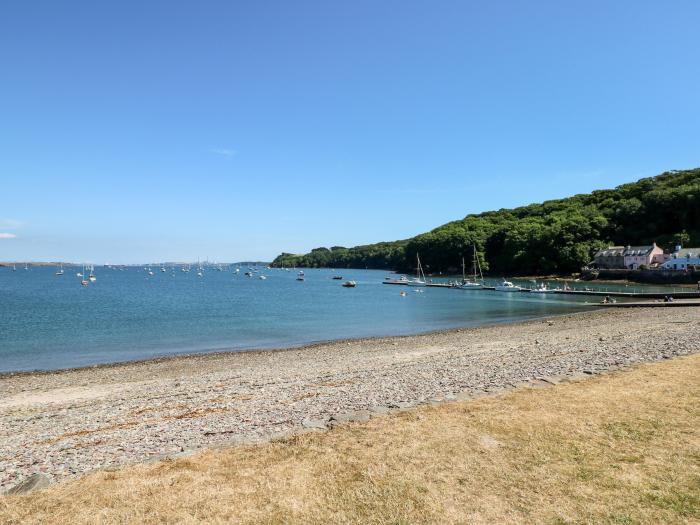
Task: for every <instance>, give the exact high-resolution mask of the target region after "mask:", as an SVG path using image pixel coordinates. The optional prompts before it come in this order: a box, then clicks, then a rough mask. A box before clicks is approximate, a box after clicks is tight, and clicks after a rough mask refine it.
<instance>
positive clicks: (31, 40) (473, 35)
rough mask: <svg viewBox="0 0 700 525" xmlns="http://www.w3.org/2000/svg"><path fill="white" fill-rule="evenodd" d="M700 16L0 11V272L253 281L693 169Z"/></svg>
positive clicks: (364, 6) (294, 8)
mask: <svg viewBox="0 0 700 525" xmlns="http://www.w3.org/2000/svg"><path fill="white" fill-rule="evenodd" d="M699 21H700V2H697V0H678V1H670V2H658V1H656V0H641V1H640V0H617V1H615V2H609V1H607V0H585V1H583V0H572V1H567V2H561V1H560V0H540V1H538V2H529V1H525V0H522V1H516V0H510V1H508V0H503V1H495V2H483V1H479V2H477V1H468V0H454V1H453V0H446V1H442V2H428V1H410V2H406V1H394V0H387V1H383V2H376V1H369V0H354V1H352V2H328V1H320V0H319V1H316V2H312V1H303V0H301V1H295V2H286V1H270V2H237V1H202V2H183V1H174V0H168V1H149V2H141V1H138V2H137V1H129V0H123V1H120V2H87V1H85V2H79V1H76V2H68V3H62V2H55V1H46V0H43V1H33V2H4V3H3V5H2V7H0V260H17V261H26V260H29V261H40V260H64V261H75V262H81V261H82V262H93V263H96V264H103V263H114V264H116V263H136V262H156V261H187V260H191V261H194V260H197V259H202V260H204V259H209V260H213V261H222V262H223V261H236V260H249V259H258V260H271V259H272V258H273V257H274V256H276V255H277V254H279V253H280V252H282V251H286V252H306V251H308V250H309V249H311V248H315V247H318V246H333V245H343V246H353V245H357V244H365V243H371V242H377V241H383V240H395V239H401V238H407V237H411V236H413V235H416V234H418V233H422V232H424V231H428V230H430V229H432V228H434V227H436V226H439V225H440V224H443V223H445V222H448V221H450V220H455V219H460V218H462V217H464V216H465V215H467V214H469V213H477V212H481V211H486V210H491V209H499V208H507V207H514V206H518V205H524V204H528V203H532V202H541V201H543V200H546V199H552V198H560V197H566V196H569V195H572V194H576V193H582V192H589V191H591V190H594V189H600V188H609V187H614V186H616V185H619V184H622V183H624V182H630V181H634V180H637V179H639V178H641V177H647V176H653V175H656V174H659V173H661V172H663V171H666V170H672V169H686V168H693V167H697V166H700V129H699V128H698V122H700V96H699V95H698V86H700V39H699V38H698V36H697V27H698V22H699Z"/></svg>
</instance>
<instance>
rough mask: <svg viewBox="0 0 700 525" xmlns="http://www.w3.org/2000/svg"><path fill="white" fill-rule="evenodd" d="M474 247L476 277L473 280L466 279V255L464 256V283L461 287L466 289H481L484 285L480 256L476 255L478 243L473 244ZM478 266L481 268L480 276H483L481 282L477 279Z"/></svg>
mask: <svg viewBox="0 0 700 525" xmlns="http://www.w3.org/2000/svg"><path fill="white" fill-rule="evenodd" d="M472 248H473V249H474V259H473V267H474V277H473V279H472V280H471V281H469V280H467V279H466V276H465V274H464V257H462V284H461V285H460V286H459V287H460V288H463V289H465V290H480V289H481V288H483V287H484V275H483V274H482V273H481V265H480V264H479V257H477V255H476V245H475V244H472ZM477 268H478V269H479V276H480V277H481V282H480V283H479V282H477V280H476V270H477Z"/></svg>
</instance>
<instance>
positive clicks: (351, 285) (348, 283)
mask: <svg viewBox="0 0 700 525" xmlns="http://www.w3.org/2000/svg"><path fill="white" fill-rule="evenodd" d="M355 286H357V283H356V282H355V281H345V282H344V283H343V287H344V288H355Z"/></svg>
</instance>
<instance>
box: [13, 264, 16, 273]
mask: <svg viewBox="0 0 700 525" xmlns="http://www.w3.org/2000/svg"><path fill="white" fill-rule="evenodd" d="M12 271H13V272H16V271H17V265H16V264H13V265H12Z"/></svg>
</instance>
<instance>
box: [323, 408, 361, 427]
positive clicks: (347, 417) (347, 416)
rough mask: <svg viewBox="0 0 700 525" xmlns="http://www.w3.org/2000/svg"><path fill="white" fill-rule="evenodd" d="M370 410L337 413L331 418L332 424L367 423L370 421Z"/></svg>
mask: <svg viewBox="0 0 700 525" xmlns="http://www.w3.org/2000/svg"><path fill="white" fill-rule="evenodd" d="M369 417H370V413H369V410H358V411H356V412H343V413H341V414H336V415H334V416H333V417H332V418H331V421H330V423H331V425H333V426H335V425H338V424H341V423H366V422H367V421H369Z"/></svg>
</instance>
